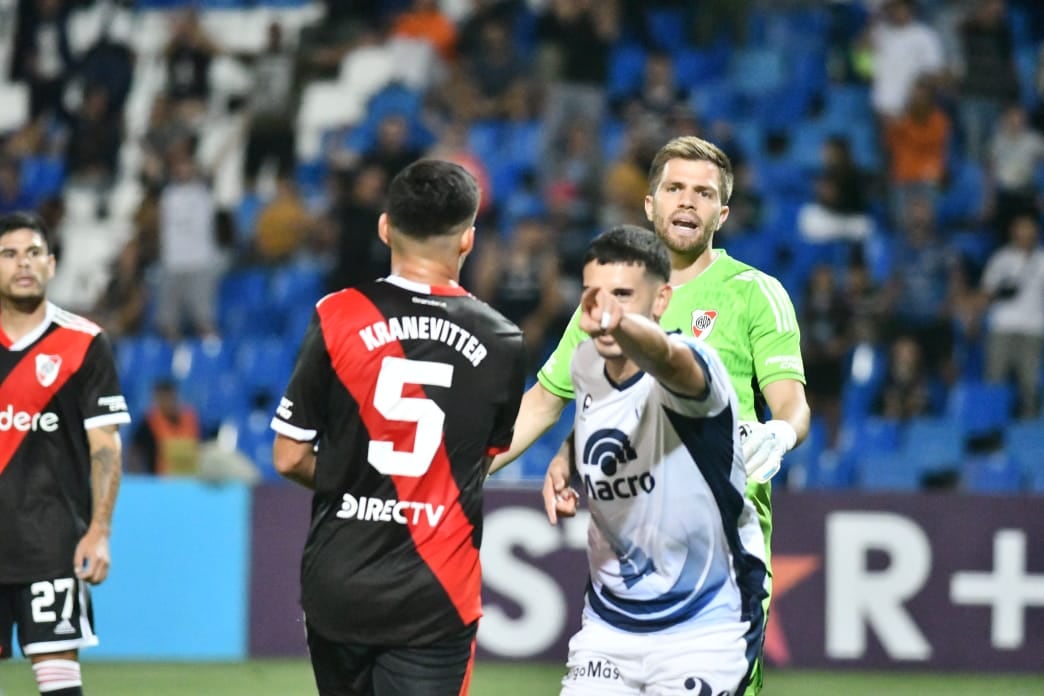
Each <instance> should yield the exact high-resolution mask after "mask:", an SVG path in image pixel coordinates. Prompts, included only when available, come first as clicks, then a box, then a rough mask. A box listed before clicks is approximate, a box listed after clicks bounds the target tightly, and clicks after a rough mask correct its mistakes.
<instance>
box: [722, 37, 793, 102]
mask: <svg viewBox="0 0 1044 696" xmlns="http://www.w3.org/2000/svg"><path fill="white" fill-rule="evenodd" d="M784 76H785V73H784V70H783V56H782V55H781V54H780V52H778V51H775V50H772V49H767V48H748V49H744V50H741V51H736V53H734V54H733V56H732V64H731V65H730V68H729V80H730V81H731V82H732V84H733V86H734V87H735V88H736V90H737V91H738V92H740V93H741V94H751V95H757V94H763V93H765V92H769V91H774V90H776V89H779V88H781V87H783V86H784Z"/></svg>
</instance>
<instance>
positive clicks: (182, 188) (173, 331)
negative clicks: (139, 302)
mask: <svg viewBox="0 0 1044 696" xmlns="http://www.w3.org/2000/svg"><path fill="white" fill-rule="evenodd" d="M170 172H171V175H172V177H171V181H170V183H168V184H167V185H166V186H165V187H164V188H163V193H162V194H161V195H160V204H159V271H160V272H159V288H158V292H157V297H156V323H157V324H158V325H159V328H160V330H161V331H162V332H163V333H164V335H165V336H167V337H168V338H169V339H171V340H177V339H179V338H181V335H182V328H183V325H184V320H185V319H186V318H188V319H189V320H190V321H191V323H192V326H193V328H194V330H195V331H196V333H198V334H199V335H200V336H202V337H205V338H208V337H216V336H217V331H216V324H215V319H214V316H215V307H214V304H215V303H214V298H215V294H216V291H217V282H218V278H219V276H220V273H221V270H222V265H223V257H222V253H221V249H220V248H219V246H218V243H217V238H216V236H215V234H214V216H215V212H216V211H215V207H214V197H213V194H211V191H210V188H209V187H208V186H207V184H206V183H205V182H204V181H203V180H202V179H201V178H200V177H199V175H198V174H197V173H196V168H195V164H194V163H193V161H192V157H191V155H190V154H189V153H188V152H187V151H185V150H184V149H178V148H175V149H174V152H173V153H172V155H171V162H170Z"/></svg>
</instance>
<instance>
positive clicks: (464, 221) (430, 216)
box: [388, 159, 479, 239]
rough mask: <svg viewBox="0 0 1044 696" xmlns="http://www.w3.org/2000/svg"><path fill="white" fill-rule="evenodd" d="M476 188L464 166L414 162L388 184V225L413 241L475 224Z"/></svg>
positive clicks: (427, 160) (475, 183)
mask: <svg viewBox="0 0 1044 696" xmlns="http://www.w3.org/2000/svg"><path fill="white" fill-rule="evenodd" d="M478 206H479V187H478V183H477V182H476V181H475V177H473V176H471V174H469V173H468V172H467V170H466V169H464V167H461V166H460V165H459V164H454V163H453V162H446V161H444V160H436V159H422V160H417V161H416V162H414V163H413V164H411V165H410V166H408V167H406V168H405V169H403V170H402V171H401V172H399V173H398V174H396V175H395V178H394V179H392V181H391V184H389V185H388V222H389V223H390V224H391V226H392V227H393V228H395V229H396V230H398V231H399V232H402V233H403V234H405V235H407V236H409V237H414V238H416V239H427V238H428V237H438V236H442V235H446V234H450V233H453V232H458V231H460V228H461V227H462V226H463V227H469V226H471V225H472V224H474V222H475V214H476V213H477V212H478Z"/></svg>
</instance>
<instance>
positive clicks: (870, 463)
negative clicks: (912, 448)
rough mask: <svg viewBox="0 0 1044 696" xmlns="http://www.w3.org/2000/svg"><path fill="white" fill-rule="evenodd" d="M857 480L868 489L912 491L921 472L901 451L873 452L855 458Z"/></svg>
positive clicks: (919, 478)
mask: <svg viewBox="0 0 1044 696" xmlns="http://www.w3.org/2000/svg"><path fill="white" fill-rule="evenodd" d="M856 471H857V481H858V482H859V485H860V486H861V487H862V488H863V489H864V490H868V491H914V490H917V489H918V488H919V487H920V485H921V473H920V472H919V471H918V469H917V466H916V464H915V463H914V462H911V461H910V459H909V457H908V456H907V455H906V454H904V453H902V452H874V453H866V454H862V455H860V456H859V457H858V458H857V459H856Z"/></svg>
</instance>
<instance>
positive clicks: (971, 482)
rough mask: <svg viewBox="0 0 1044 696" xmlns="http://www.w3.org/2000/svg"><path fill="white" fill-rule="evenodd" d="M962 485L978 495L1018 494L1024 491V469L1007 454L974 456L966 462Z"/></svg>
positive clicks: (994, 453)
mask: <svg viewBox="0 0 1044 696" xmlns="http://www.w3.org/2000/svg"><path fill="white" fill-rule="evenodd" d="M961 483H962V485H963V486H964V488H965V490H969V491H974V492H976V493H1016V492H1018V491H1020V490H1022V469H1021V468H1020V467H1019V465H1018V463H1017V462H1016V461H1015V459H1014V458H1013V457H1012V456H1011V455H1009V454H1008V453H1007V452H1003V451H1001V452H992V453H990V454H982V455H977V456H972V457H968V458H967V459H965V461H964V466H963V467H962V469H961Z"/></svg>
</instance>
